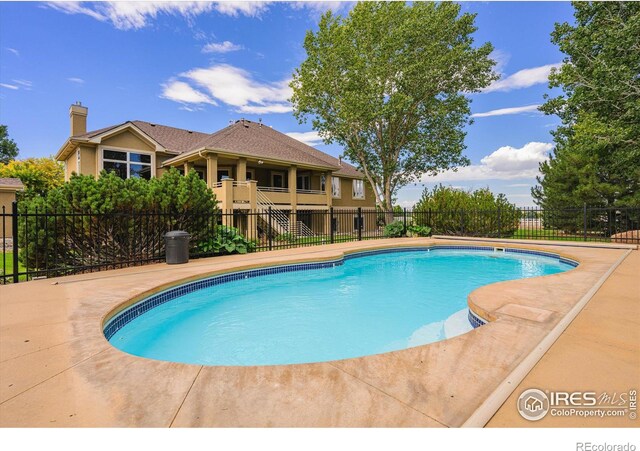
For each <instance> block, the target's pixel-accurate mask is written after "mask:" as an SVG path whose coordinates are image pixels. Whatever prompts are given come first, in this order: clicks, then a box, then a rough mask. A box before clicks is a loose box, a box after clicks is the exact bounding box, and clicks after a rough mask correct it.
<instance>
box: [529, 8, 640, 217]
mask: <svg viewBox="0 0 640 451" xmlns="http://www.w3.org/2000/svg"><path fill="white" fill-rule="evenodd" d="M573 6H574V8H575V12H574V16H575V24H574V25H570V24H568V23H562V24H556V26H555V30H554V31H553V33H552V35H551V40H552V42H553V43H554V44H556V45H558V46H559V48H560V50H561V51H562V52H563V53H564V54H565V55H566V57H565V58H564V61H563V64H562V66H561V67H560V69H559V70H557V71H553V72H552V73H551V75H550V77H549V86H550V87H552V88H553V87H560V88H562V91H563V94H562V95H560V96H558V97H555V98H548V100H547V101H546V103H545V104H544V105H543V106H542V108H541V110H542V111H544V112H545V113H546V114H555V115H557V116H559V117H560V119H561V120H562V124H561V126H559V127H558V129H557V130H555V131H554V132H553V136H554V140H555V144H556V148H555V150H554V153H553V155H552V157H551V158H550V159H549V161H547V162H544V163H542V164H541V165H540V172H541V176H539V177H538V184H539V185H538V186H536V187H534V188H533V190H532V195H533V197H534V199H535V201H536V202H537V203H538V204H539V205H541V206H542V207H544V208H548V209H552V208H563V207H573V206H576V205H582V204H583V203H587V204H589V205H594V206H614V205H615V206H624V205H640V76H639V74H640V3H634V2H576V3H574V4H573Z"/></svg>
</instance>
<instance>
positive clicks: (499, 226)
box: [498, 206, 502, 238]
mask: <svg viewBox="0 0 640 451" xmlns="http://www.w3.org/2000/svg"><path fill="white" fill-rule="evenodd" d="M498 238H502V221H501V215H500V207H499V206H498Z"/></svg>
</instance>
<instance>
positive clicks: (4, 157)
mask: <svg viewBox="0 0 640 451" xmlns="http://www.w3.org/2000/svg"><path fill="white" fill-rule="evenodd" d="M17 156H18V145H17V144H16V142H15V141H14V140H13V139H11V138H9V130H8V127H7V126H6V125H0V163H8V162H10V161H11V160H14V159H15V158H16V157H17Z"/></svg>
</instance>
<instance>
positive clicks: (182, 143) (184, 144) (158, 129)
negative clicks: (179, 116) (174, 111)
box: [71, 121, 210, 153]
mask: <svg viewBox="0 0 640 451" xmlns="http://www.w3.org/2000/svg"><path fill="white" fill-rule="evenodd" d="M127 124H132V125H134V126H135V127H137V128H138V129H139V130H140V131H142V132H143V133H144V134H145V135H147V136H148V137H149V138H151V139H152V140H154V141H156V142H157V143H158V144H160V145H161V146H162V147H164V148H165V149H167V150H169V151H174V152H179V153H182V152H186V151H188V150H190V149H191V147H193V145H194V144H196V143H197V142H199V141H202V140H203V139H204V138H205V137H207V136H210V135H209V134H207V133H201V132H194V131H191V130H185V129H182V128H175V127H168V126H166V125H158V124H152V123H151V122H145V121H127V122H123V123H121V124H116V125H112V126H110V127H105V128H101V129H98V130H93V131H90V132H87V133H85V134H83V135H76V136H72V137H71V138H72V139H92V138H95V137H97V136H100V135H102V134H105V133H109V132H110V131H111V130H115V129H118V128H120V127H122V126H125V125H127Z"/></svg>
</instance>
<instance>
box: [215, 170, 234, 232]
mask: <svg viewBox="0 0 640 451" xmlns="http://www.w3.org/2000/svg"><path fill="white" fill-rule="evenodd" d="M220 194H221V196H220V199H218V200H219V201H220V209H221V210H222V214H223V216H222V223H223V224H224V225H226V226H229V227H233V179H224V180H223V181H222V189H221V190H220Z"/></svg>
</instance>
